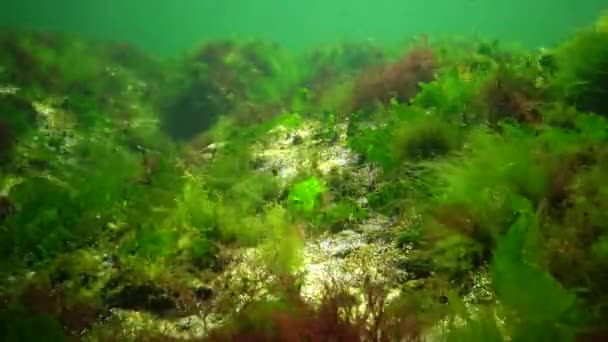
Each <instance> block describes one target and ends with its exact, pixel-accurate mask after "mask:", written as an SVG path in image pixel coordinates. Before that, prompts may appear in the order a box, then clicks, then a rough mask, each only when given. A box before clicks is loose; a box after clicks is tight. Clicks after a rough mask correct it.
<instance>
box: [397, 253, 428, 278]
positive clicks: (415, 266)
mask: <svg viewBox="0 0 608 342" xmlns="http://www.w3.org/2000/svg"><path fill="white" fill-rule="evenodd" d="M395 266H396V267H397V268H398V269H401V270H403V271H405V272H406V273H407V276H408V279H410V280H416V279H424V278H428V277H430V276H431V275H432V273H433V267H434V266H433V261H432V260H431V259H430V258H424V257H419V258H412V259H409V258H408V259H405V260H400V261H398V262H397V264H396V265H395Z"/></svg>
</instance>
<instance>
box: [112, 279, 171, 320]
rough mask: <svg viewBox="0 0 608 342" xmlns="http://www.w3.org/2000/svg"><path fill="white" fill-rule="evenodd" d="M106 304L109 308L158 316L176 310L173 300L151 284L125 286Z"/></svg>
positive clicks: (166, 293)
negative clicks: (139, 311)
mask: <svg viewBox="0 0 608 342" xmlns="http://www.w3.org/2000/svg"><path fill="white" fill-rule="evenodd" d="M106 302H107V304H108V306H109V307H111V308H121V309H129V310H142V311H149V312H152V313H155V314H160V315H162V314H164V313H167V312H168V311H171V310H175V309H176V308H177V303H176V301H175V298H173V297H172V296H171V295H170V294H169V293H168V292H167V291H166V290H165V289H162V288H159V287H156V286H154V285H153V284H141V285H128V286H125V287H124V288H123V289H122V290H121V291H120V292H119V293H117V294H115V295H113V296H111V297H110V298H108V299H107V300H106Z"/></svg>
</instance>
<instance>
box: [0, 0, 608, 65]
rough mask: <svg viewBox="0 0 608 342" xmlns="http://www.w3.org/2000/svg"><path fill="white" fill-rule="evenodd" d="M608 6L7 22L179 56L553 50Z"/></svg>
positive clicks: (18, 11)
mask: <svg viewBox="0 0 608 342" xmlns="http://www.w3.org/2000/svg"><path fill="white" fill-rule="evenodd" d="M605 5H606V2H605V1H604V0H585V1H572V0H553V1H551V0H537V1H528V0H511V1H505V0H375V1H363V0H351V1H348V0H334V1H326V0H307V1H305V0H299V1H298V0H295V1H286V0H258V1H246V0H226V1H211V0H181V1H179V2H178V3H173V2H168V1H162V0H149V1H146V0H130V1H121V0H106V1H78V0H56V1H43V2H41V1H36V0H5V1H3V4H2V8H1V11H0V24H4V25H8V26H21V27H30V28H37V29H43V30H63V31H70V32H78V33H84V34H88V35H92V36H95V37H100V38H106V39H112V40H124V41H129V42H133V43H136V44H138V45H140V46H142V47H144V48H146V49H148V50H150V51H154V52H157V53H163V54H174V53H176V52H179V51H182V50H183V49H188V48H192V47H193V46H196V44H198V43H199V42H200V41H201V40H208V39H213V38H218V37H240V38H244V37H259V38H264V39H268V40H273V41H277V42H280V43H281V44H282V45H283V46H286V47H289V48H303V47H310V46H314V45H318V44H319V43H325V42H333V41H336V40H347V39H348V40H362V39H375V40H378V41H381V42H390V43H395V42H400V41H402V40H404V39H406V38H407V37H409V36H411V35H416V34H430V35H436V34H463V35H471V34H477V35H480V36H484V37H489V38H501V39H507V40H516V41H520V42H523V43H525V44H529V45H532V46H541V45H550V44H552V43H554V42H556V41H557V40H559V39H562V38H564V37H565V36H566V35H568V34H570V33H572V32H573V31H574V30H576V29H577V28H579V27H580V26H581V25H584V24H586V23H589V22H590V21H592V20H593V19H594V18H595V17H596V16H597V13H598V12H599V10H601V9H602V7H603V6H605Z"/></svg>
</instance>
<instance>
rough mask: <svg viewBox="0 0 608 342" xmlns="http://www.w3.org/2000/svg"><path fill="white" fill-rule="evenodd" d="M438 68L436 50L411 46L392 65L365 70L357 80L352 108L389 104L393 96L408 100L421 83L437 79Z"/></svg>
mask: <svg viewBox="0 0 608 342" xmlns="http://www.w3.org/2000/svg"><path fill="white" fill-rule="evenodd" d="M436 68H437V65H436V61H435V53H434V52H433V50H432V49H431V48H428V47H424V46H423V47H414V48H412V49H410V50H409V51H408V52H407V53H406V54H405V56H404V57H402V58H401V59H399V60H398V61H396V62H393V63H392V64H389V65H386V66H383V67H372V68H370V69H369V70H367V71H363V72H362V73H361V74H360V76H359V77H358V79H357V80H356V81H355V86H354V90H353V104H352V108H353V110H352V111H356V110H359V109H365V108H369V107H370V106H372V105H374V104H376V103H381V104H388V103H389V102H390V101H391V99H395V100H397V101H398V102H401V103H407V102H408V101H409V100H411V99H412V98H413V97H414V96H415V95H416V94H417V93H418V91H419V89H420V84H421V83H425V82H430V81H432V80H433V78H434V72H435V69H436Z"/></svg>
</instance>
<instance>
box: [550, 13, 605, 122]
mask: <svg viewBox="0 0 608 342" xmlns="http://www.w3.org/2000/svg"><path fill="white" fill-rule="evenodd" d="M602 20H603V21H605V16H604V19H600V20H599V21H598V22H600V23H601V22H602ZM602 27H603V26H602V25H599V24H598V25H597V27H594V28H590V29H587V30H584V31H582V32H580V33H578V34H576V35H575V36H574V37H572V38H571V39H570V40H568V41H566V42H565V43H563V44H562V45H560V46H559V47H558V48H557V50H556V51H555V56H556V63H557V72H556V74H555V78H554V79H553V80H552V84H553V86H554V87H555V88H556V89H557V90H558V92H559V93H560V95H562V96H563V97H565V99H567V100H568V101H569V103H571V104H573V105H575V106H576V107H577V108H578V109H580V110H582V111H589V112H595V113H597V114H601V115H608V103H607V102H606V98H607V94H608V31H606V30H605V29H602Z"/></svg>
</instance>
